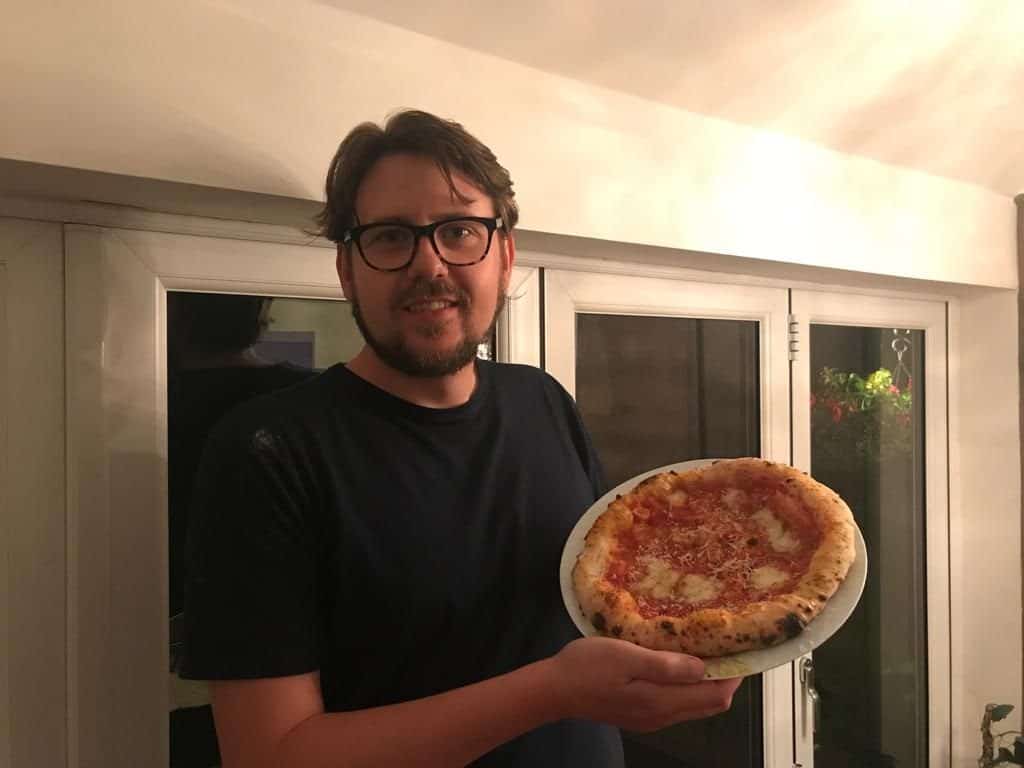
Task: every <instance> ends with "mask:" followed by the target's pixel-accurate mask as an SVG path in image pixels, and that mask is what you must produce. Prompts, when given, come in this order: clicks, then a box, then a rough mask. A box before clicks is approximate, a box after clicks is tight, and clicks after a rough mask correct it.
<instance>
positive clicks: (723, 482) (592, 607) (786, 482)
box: [572, 458, 856, 658]
mask: <svg viewBox="0 0 1024 768" xmlns="http://www.w3.org/2000/svg"><path fill="white" fill-rule="evenodd" d="M855 531H856V526H855V523H854V521H853V515H852V513H851V512H850V508H849V507H848V506H847V505H846V503H845V502H844V501H843V500H842V499H841V498H839V496H838V495H837V494H836V493H835V492H834V491H832V490H830V489H829V488H827V487H826V486H824V485H822V484H821V483H819V482H817V481H816V480H814V479H813V478H811V477H810V476H808V475H807V474H806V473H804V472H801V471H800V470H798V469H795V468H793V467H790V466H787V465H785V464H778V463H774V462H770V461H766V460H764V459H754V458H744V459H723V460H720V461H716V462H714V463H711V464H707V465H704V466H701V467H699V468H696V469H693V470H689V471H684V472H674V471H670V472H662V473H659V474H656V475H653V476H651V477H649V478H647V479H646V480H644V481H643V482H641V483H639V484H638V485H637V486H636V487H635V488H634V489H633V490H632V491H630V492H629V493H627V494H625V495H620V496H618V497H616V499H615V500H614V501H613V502H612V503H611V504H609V505H608V508H607V509H606V510H605V511H604V512H602V513H601V515H600V516H599V517H598V518H597V519H596V520H595V522H594V525H593V526H592V527H591V529H590V531H589V532H588V533H587V536H586V538H585V540H584V543H583V549H582V551H581V552H580V554H579V556H578V557H577V560H576V563H575V566H574V567H573V572H572V580H573V587H574V590H575V593H576V597H577V599H578V601H579V604H580V608H581V609H582V611H583V614H584V615H585V616H586V618H587V619H589V620H590V622H591V624H593V626H594V628H595V629H597V631H598V632H600V633H601V634H604V635H608V636H610V637H619V638H622V639H624V640H629V641H632V642H634V643H637V644H638V645H642V646H644V647H647V648H653V649H657V650H675V651H682V652H684V653H688V654H692V655H694V656H700V657H702V658H713V657H718V656H725V655H728V654H732V653H738V652H740V651H748V650H756V649H761V648H767V647H770V646H773V645H776V644H778V643H781V642H783V641H784V640H787V639H789V638H793V637H796V636H797V635H799V634H800V633H801V632H802V631H803V629H804V627H806V626H807V624H808V622H810V621H812V620H813V619H814V618H815V617H816V616H817V615H818V614H819V613H820V612H821V610H822V608H823V607H824V606H825V604H826V602H827V601H828V600H829V598H831V597H832V595H833V594H835V592H836V590H837V589H838V587H839V585H840V584H841V583H842V581H843V579H844V578H845V577H846V574H847V572H848V571H849V568H850V565H851V564H852V563H853V560H854V554H855V550H854V540H855Z"/></svg>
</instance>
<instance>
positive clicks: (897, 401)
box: [810, 325, 928, 768]
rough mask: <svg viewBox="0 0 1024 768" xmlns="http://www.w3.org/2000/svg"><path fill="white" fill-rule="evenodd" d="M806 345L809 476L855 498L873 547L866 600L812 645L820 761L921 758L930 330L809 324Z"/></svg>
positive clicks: (917, 761) (882, 762) (924, 754)
mask: <svg viewBox="0 0 1024 768" xmlns="http://www.w3.org/2000/svg"><path fill="white" fill-rule="evenodd" d="M810 349H811V352H810V354H811V376H812V381H811V392H812V399H811V474H812V475H814V477H815V478H816V479H818V480H820V481H821V482H823V483H825V484H826V485H828V486H830V487H831V488H833V489H834V490H835V491H837V492H838V493H839V494H840V496H842V497H843V498H844V499H845V500H846V501H847V503H848V504H849V505H850V508H851V509H852V510H853V514H854V517H855V518H856V520H857V524H858V525H859V527H860V529H861V531H862V532H863V534H864V539H865V542H866V544H867V551H868V580H867V585H866V586H865V590H864V595H863V597H862V598H861V602H860V604H859V605H858V607H857V609H856V611H855V612H854V614H853V616H851V618H850V619H849V621H848V622H847V623H846V625H845V626H844V627H843V629H842V630H840V631H839V632H838V633H837V634H836V635H835V636H834V637H832V638H831V639H830V640H829V641H828V642H827V643H825V644H824V645H823V646H822V647H821V648H819V649H818V650H816V651H815V652H814V665H815V670H816V675H815V680H816V684H817V688H818V691H819V694H820V695H821V722H820V723H819V726H818V733H817V738H816V748H815V762H816V764H817V765H820V766H832V765H843V766H845V765H873V766H874V765H877V766H888V765H898V766H907V767H908V768H911V767H912V766H921V768H923V767H924V766H926V765H927V760H928V749H927V747H928V732H927V725H928V691H927V679H928V678H927V667H926V660H927V657H928V646H927V637H926V617H925V597H926V592H925V559H924V553H925V529H924V521H925V495H924V474H925V463H924V461H925V455H924V427H923V425H924V419H923V416H924V397H925V394H926V393H925V392H924V390H923V385H924V375H923V373H924V358H923V350H924V332H922V331H906V330H897V331H893V330H892V329H879V328H861V327H849V326H828V325H812V326H811V332H810ZM883 587H884V588H883Z"/></svg>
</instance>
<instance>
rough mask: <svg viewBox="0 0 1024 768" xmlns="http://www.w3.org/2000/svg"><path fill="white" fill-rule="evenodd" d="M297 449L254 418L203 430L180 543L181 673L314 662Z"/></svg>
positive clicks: (313, 561) (219, 675)
mask: <svg viewBox="0 0 1024 768" xmlns="http://www.w3.org/2000/svg"><path fill="white" fill-rule="evenodd" d="M297 455H299V453H298V451H296V450H294V445H292V444H290V443H289V441H288V440H286V438H285V435H284V433H283V431H282V430H281V429H280V428H278V427H274V426H267V425H265V424H264V423H262V422H260V421H259V420H254V419H252V418H231V417H229V419H227V420H226V421H224V422H222V423H221V424H220V426H219V427H218V428H217V429H216V430H215V431H214V432H213V433H212V434H211V437H210V439H209V441H208V442H207V445H206V448H205V450H204V454H203V460H202V463H201V465H200V468H199V472H198V476H197V480H196V485H195V489H194V494H193V505H192V510H191V514H190V522H189V531H188V542H187V545H186V546H187V548H186V564H185V570H186V575H185V618H184V629H185V635H184V655H183V659H182V663H181V669H180V674H181V676H182V677H185V678H191V679H200V680H223V679H240V678H258V677H278V676H284V675H293V674H302V673H306V672H311V671H314V670H316V669H318V668H319V666H320V664H319V658H320V653H319V641H318V638H319V631H318V627H319V624H320V622H319V620H318V613H319V612H318V608H317V603H318V590H317V581H316V575H317V567H318V566H317V563H318V560H319V557H318V548H317V544H316V542H317V541H318V538H319V537H318V536H317V534H316V526H315V525H314V523H313V520H314V517H313V513H314V510H313V507H312V505H311V501H310V491H309V488H308V483H304V482H303V477H304V470H303V467H302V466H301V465H300V464H299V462H298V461H297V459H296V456H297Z"/></svg>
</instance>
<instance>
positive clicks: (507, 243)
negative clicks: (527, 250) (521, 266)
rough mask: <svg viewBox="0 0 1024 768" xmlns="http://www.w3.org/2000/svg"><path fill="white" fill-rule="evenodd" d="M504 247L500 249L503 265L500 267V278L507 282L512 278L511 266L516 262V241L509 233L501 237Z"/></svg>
mask: <svg viewBox="0 0 1024 768" xmlns="http://www.w3.org/2000/svg"><path fill="white" fill-rule="evenodd" d="M501 239H502V242H503V243H504V247H503V248H502V249H501V255H502V260H503V264H502V267H501V271H502V276H503V277H504V278H505V279H506V280H508V279H509V278H510V277H511V276H512V265H513V264H515V262H516V239H515V237H513V236H512V233H511V232H506V233H503V234H502V235H501Z"/></svg>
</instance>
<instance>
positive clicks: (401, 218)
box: [365, 211, 478, 225]
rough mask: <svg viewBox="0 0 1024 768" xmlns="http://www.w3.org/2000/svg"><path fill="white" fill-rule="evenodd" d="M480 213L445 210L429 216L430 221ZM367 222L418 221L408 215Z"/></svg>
mask: <svg viewBox="0 0 1024 768" xmlns="http://www.w3.org/2000/svg"><path fill="white" fill-rule="evenodd" d="M477 215H478V214H475V213H470V212H469V211H444V212H441V213H433V214H431V215H430V216H429V219H430V222H431V223H433V222H435V221H445V220H447V219H461V218H463V217H464V216H477ZM365 223H366V224H413V225H415V224H416V222H414V221H412V220H411V219H410V218H409V217H408V216H383V217H381V218H379V219H374V220H373V221H367V222H365Z"/></svg>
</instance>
